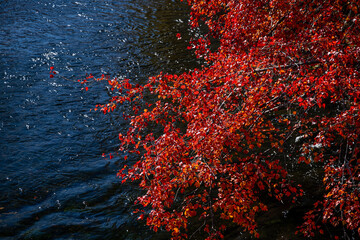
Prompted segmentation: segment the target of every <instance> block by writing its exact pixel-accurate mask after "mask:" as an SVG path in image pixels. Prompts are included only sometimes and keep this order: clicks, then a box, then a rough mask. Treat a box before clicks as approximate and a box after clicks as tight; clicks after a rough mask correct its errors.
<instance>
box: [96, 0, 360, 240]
mask: <svg viewBox="0 0 360 240" xmlns="http://www.w3.org/2000/svg"><path fill="white" fill-rule="evenodd" d="M188 3H189V4H190V6H191V26H192V27H194V28H196V27H198V26H199V24H205V25H206V26H207V27H208V30H209V31H208V33H207V34H206V35H203V36H201V37H199V38H198V39H193V40H192V42H191V44H192V46H191V48H193V49H195V51H196V54H197V56H198V57H202V58H204V59H205V61H206V62H207V63H208V65H207V66H204V67H203V68H202V69H195V70H192V71H190V72H188V73H183V74H182V75H179V76H177V75H170V74H160V75H158V76H156V77H153V78H150V79H149V82H148V83H147V84H146V85H144V86H138V85H137V86H134V85H132V84H131V83H130V82H129V80H119V79H113V80H111V81H109V84H110V85H111V86H112V88H113V90H117V91H118V94H116V95H115V96H114V97H113V98H112V99H111V101H110V103H109V104H107V105H104V106H99V107H100V108H101V110H102V111H103V112H104V113H105V112H109V111H111V110H113V109H114V108H115V107H116V105H118V104H121V103H124V102H130V103H131V104H132V106H133V108H134V112H133V115H132V116H130V119H131V127H130V128H129V130H128V132H127V134H126V135H121V134H120V135H119V138H120V140H121V148H120V149H121V150H126V151H129V152H130V153H138V154H140V155H141V158H140V160H139V161H138V162H136V163H135V164H134V165H133V166H131V167H130V168H127V167H125V168H124V169H122V170H121V171H120V172H119V174H118V175H119V176H120V177H121V178H123V179H124V181H126V180H132V181H134V180H138V181H139V184H140V186H141V187H142V188H144V189H145V190H146V192H145V194H144V195H143V196H141V197H139V198H138V202H139V203H140V204H142V205H143V206H149V207H150V208H151V211H150V212H149V213H148V216H147V224H148V225H149V226H150V227H151V228H152V229H154V230H155V231H157V230H158V229H159V228H162V229H165V230H167V231H169V232H171V234H172V236H173V238H174V239H181V238H186V237H188V235H187V230H188V228H189V221H191V219H197V221H198V222H200V223H201V224H200V225H201V226H200V228H199V229H198V230H202V231H204V232H205V233H207V234H208V239H217V238H221V237H222V232H223V231H224V229H225V226H224V225H223V223H224V222H226V221H232V222H233V223H236V224H237V225H239V226H241V227H243V229H244V230H246V231H248V232H250V233H252V234H254V236H256V237H257V236H258V233H257V230H256V228H257V223H256V216H257V215H258V214H259V213H260V212H262V211H266V210H267V206H266V203H265V202H264V201H263V199H264V197H263V196H264V195H266V196H268V197H271V198H275V199H277V200H279V201H287V202H293V203H294V202H295V201H296V199H298V198H299V197H300V196H302V195H303V191H302V190H301V188H300V187H299V186H297V185H296V186H294V185H295V184H294V183H292V182H290V181H289V180H288V176H287V171H286V170H285V168H284V165H286V164H287V163H298V164H300V163H302V162H303V163H306V164H311V163H313V162H317V163H319V164H322V165H323V167H324V175H325V178H324V180H323V183H324V188H325V194H324V196H323V199H320V200H319V201H318V202H317V203H316V204H315V206H314V209H313V210H311V211H310V212H308V213H307V215H306V216H305V218H304V219H305V222H304V224H303V225H302V226H301V228H300V232H302V233H303V234H304V235H305V236H308V237H312V236H314V234H316V233H323V230H322V227H321V226H320V225H321V224H330V225H333V226H342V227H344V228H345V229H348V230H350V231H354V232H355V233H356V234H359V235H360V202H359V194H360V169H359V165H360V153H359V151H360V145H359V144H360V143H359V140H360V137H359V136H360V135H359V134H360V116H359V109H360V101H359V100H360V81H359V76H360V75H359V72H360V62H359V60H360V37H359V36H360V25H359V21H360V8H359V7H360V1H352V0H346V1H345V0H332V1H330V0H304V1H298V0H291V1H284V0H257V1H254V0H188ZM178 38H180V35H178ZM214 39H217V40H218V41H219V46H218V47H217V49H216V50H211V49H210V45H211V42H212V41H213V40H214ZM143 94H151V95H153V96H155V97H156V98H157V99H158V100H157V101H156V102H155V103H154V104H153V105H149V106H148V107H147V108H148V109H144V108H143V107H141V104H139V103H141V99H142V97H143ZM284 159H285V160H284ZM217 218H220V219H223V220H224V221H217V220H216V219H217ZM319 218H320V220H318V219H319Z"/></svg>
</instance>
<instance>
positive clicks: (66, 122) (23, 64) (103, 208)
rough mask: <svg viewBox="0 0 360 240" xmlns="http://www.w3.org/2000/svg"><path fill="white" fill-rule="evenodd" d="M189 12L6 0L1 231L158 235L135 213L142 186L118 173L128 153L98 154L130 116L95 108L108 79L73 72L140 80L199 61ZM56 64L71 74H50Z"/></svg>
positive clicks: (120, 0) (151, 2)
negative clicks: (96, 80) (190, 45)
mask: <svg viewBox="0 0 360 240" xmlns="http://www.w3.org/2000/svg"><path fill="white" fill-rule="evenodd" d="M187 19H188V8H187V6H185V5H184V3H181V2H179V1H171V0H136V1H130V0H117V1H110V0H107V1H102V0H77V1H67V0H54V1H46V0H37V1H36V0H26V1H25V0H22V1H20V0H8V1H6V0H5V1H4V0H0V183H1V184H0V237H1V238H4V239H7V238H8V239H100V238H101V239H148V238H154V239H157V238H159V236H156V235H155V236H153V235H152V232H150V231H148V230H147V228H145V227H144V226H143V224H142V223H141V222H140V223H139V222H138V221H137V220H136V218H137V216H136V215H133V214H132V211H133V210H134V206H133V205H132V204H133V200H134V199H135V198H136V196H137V194H138V190H137V188H136V186H132V185H121V184H120V180H119V179H117V178H116V173H117V171H118V169H120V168H121V166H122V164H123V163H122V162H121V160H120V159H122V153H119V154H118V155H115V157H114V158H113V159H109V158H102V157H101V155H102V153H106V154H108V153H110V152H114V151H116V149H117V146H118V144H119V143H118V141H117V135H118V132H124V131H126V129H127V123H126V122H124V121H123V120H122V119H121V118H120V117H118V116H117V115H116V114H115V115H111V116H110V115H106V116H103V115H102V114H101V113H94V112H90V111H89V110H90V109H91V108H93V107H94V106H95V104H98V103H104V102H106V100H107V99H108V97H109V95H108V91H107V88H106V85H105V84H97V85H93V86H89V87H90V90H89V91H88V92H84V91H81V87H82V86H80V84H78V83H76V80H77V79H78V78H81V77H84V76H85V74H86V73H92V74H94V75H97V76H100V75H101V74H109V75H111V76H117V77H127V78H130V79H131V80H132V81H133V82H143V81H144V80H146V79H147V77H148V76H151V75H155V74H157V73H159V72H160V71H165V72H170V73H180V72H182V71H184V70H185V69H188V68H189V67H190V66H194V65H196V62H195V60H194V57H193V55H191V54H190V53H189V52H188V51H187V50H186V45H187V43H186V39H188V37H187V36H188V35H187V31H188V30H187V28H188V27H187V23H186V22H187ZM178 32H180V33H182V35H183V39H182V40H177V39H176V33H178ZM50 66H54V67H55V70H57V71H58V72H59V73H60V74H61V75H62V76H64V77H66V78H68V79H70V80H71V81H68V80H65V79H63V78H60V77H55V78H49V67H50ZM73 80H74V81H73Z"/></svg>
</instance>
